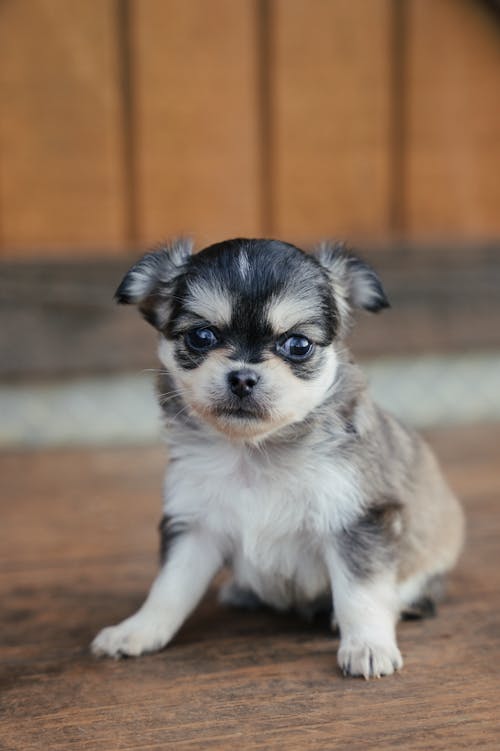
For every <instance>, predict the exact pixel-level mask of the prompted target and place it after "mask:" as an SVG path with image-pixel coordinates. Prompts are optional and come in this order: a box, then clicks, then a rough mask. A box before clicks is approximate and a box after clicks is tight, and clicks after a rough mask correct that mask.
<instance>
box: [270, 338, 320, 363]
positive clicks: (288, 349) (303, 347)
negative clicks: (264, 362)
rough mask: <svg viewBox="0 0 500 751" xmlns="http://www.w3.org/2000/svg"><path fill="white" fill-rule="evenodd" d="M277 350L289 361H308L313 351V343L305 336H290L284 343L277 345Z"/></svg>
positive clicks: (280, 342)
mask: <svg viewBox="0 0 500 751" xmlns="http://www.w3.org/2000/svg"><path fill="white" fill-rule="evenodd" d="M276 348H277V350H278V352H279V353H280V354H282V355H284V356H285V357H287V358H288V359H289V360H295V361H296V362H298V361H300V360H306V359H307V358H308V357H309V356H310V355H311V354H312V351H313V343H312V342H310V341H309V339H306V337H305V336H297V335H294V336H289V337H288V339H285V340H284V341H279V342H278V344H277V347H276Z"/></svg>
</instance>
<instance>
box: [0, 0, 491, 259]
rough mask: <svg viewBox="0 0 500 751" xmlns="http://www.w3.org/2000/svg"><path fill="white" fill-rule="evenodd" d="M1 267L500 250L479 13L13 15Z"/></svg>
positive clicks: (1, 124) (343, 3)
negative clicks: (330, 239)
mask: <svg viewBox="0 0 500 751" xmlns="http://www.w3.org/2000/svg"><path fill="white" fill-rule="evenodd" d="M0 107H1V118H0V253H1V255H3V257H10V258H23V257H25V258H27V257H33V256H40V257H42V256H47V255H53V256H65V257H67V256H70V255H80V256H82V255H83V256H85V255H86V254H90V253H92V254H94V255H96V254H98V255H102V254H110V253H114V254H122V253H125V252H126V251H127V249H130V248H131V247H133V246H136V245H145V244H149V243H153V242H155V241H158V240H160V239H162V238H164V237H165V236H168V235H171V234H174V233H179V232H182V233H188V234H193V235H194V236H195V237H196V239H197V240H198V241H199V243H203V244H204V243H207V242H209V241H211V240H214V239H216V238H222V237H227V236H231V235H238V234H241V235H246V234H255V235H262V234H266V235H276V236H280V237H283V238H286V239H291V240H296V241H300V240H307V239H311V238H317V237H320V236H324V235H334V236H338V235H341V236H344V237H348V238H352V239H354V240H360V239H361V240H362V239H364V238H367V239H369V240H370V241H374V240H384V239H387V238H390V237H394V236H401V235H403V236H405V237H406V238H410V239H415V240H417V241H425V240H428V239H433V240H435V239H436V238H437V239H444V240H446V241H450V240H452V241H455V240H460V241H465V242H467V241H476V240H485V239H492V238H498V237H499V236H500V180H499V179H498V174H499V171H500V169H499V168H500V19H499V17H498V15H496V14H495V12H493V11H492V10H491V8H490V6H489V5H488V3H486V2H480V0H354V1H353V0H71V1H69V0H2V2H1V3H0Z"/></svg>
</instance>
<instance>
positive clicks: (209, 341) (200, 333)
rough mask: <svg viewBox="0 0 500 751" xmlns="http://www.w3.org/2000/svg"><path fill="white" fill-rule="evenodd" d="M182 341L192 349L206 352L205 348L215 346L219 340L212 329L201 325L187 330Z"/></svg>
mask: <svg viewBox="0 0 500 751" xmlns="http://www.w3.org/2000/svg"><path fill="white" fill-rule="evenodd" d="M184 341H185V342H186V344H187V346H188V347H190V348H191V349H194V350H196V351H197V352H206V351H207V350H209V349H212V347H215V345H216V344H217V342H218V341H219V340H218V338H217V336H216V334H215V333H214V331H212V329H208V328H203V327H202V328H199V329H192V331H188V333H187V334H186V336H185V337H184Z"/></svg>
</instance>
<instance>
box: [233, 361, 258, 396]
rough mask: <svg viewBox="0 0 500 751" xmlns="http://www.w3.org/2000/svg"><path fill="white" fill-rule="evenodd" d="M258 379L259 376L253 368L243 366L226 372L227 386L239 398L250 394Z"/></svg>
mask: <svg viewBox="0 0 500 751" xmlns="http://www.w3.org/2000/svg"><path fill="white" fill-rule="evenodd" d="M259 380H260V376H259V375H257V373H256V372H255V371H254V370H250V369H249V368H243V369H242V370H232V371H231V372H230V373H228V374H227V381H228V384H229V388H230V389H231V391H232V392H233V394H235V395H236V396H239V398H240V399H244V398H245V397H246V396H250V394H251V393H252V391H253V389H254V388H255V386H256V385H257V383H258V382H259Z"/></svg>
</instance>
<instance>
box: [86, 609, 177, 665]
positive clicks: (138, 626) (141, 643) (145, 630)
mask: <svg viewBox="0 0 500 751" xmlns="http://www.w3.org/2000/svg"><path fill="white" fill-rule="evenodd" d="M167 641H168V636H167V633H166V631H165V628H164V626H163V624H158V623H157V622H155V621H154V620H152V619H147V618H145V617H143V616H138V615H133V616H131V617H130V618H127V619H126V620H125V621H122V622H121V623H119V624H118V625H117V626H108V627H107V628H103V629H102V631H100V632H99V633H98V634H97V636H96V637H95V639H94V641H93V642H92V644H91V646H90V649H91V651H92V653H93V654H94V655H96V657H106V656H107V657H114V658H115V659H118V658H120V657H138V656H139V655H142V654H146V653H148V652H156V651H157V650H159V649H162V647H164V646H165V645H166V643H167Z"/></svg>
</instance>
